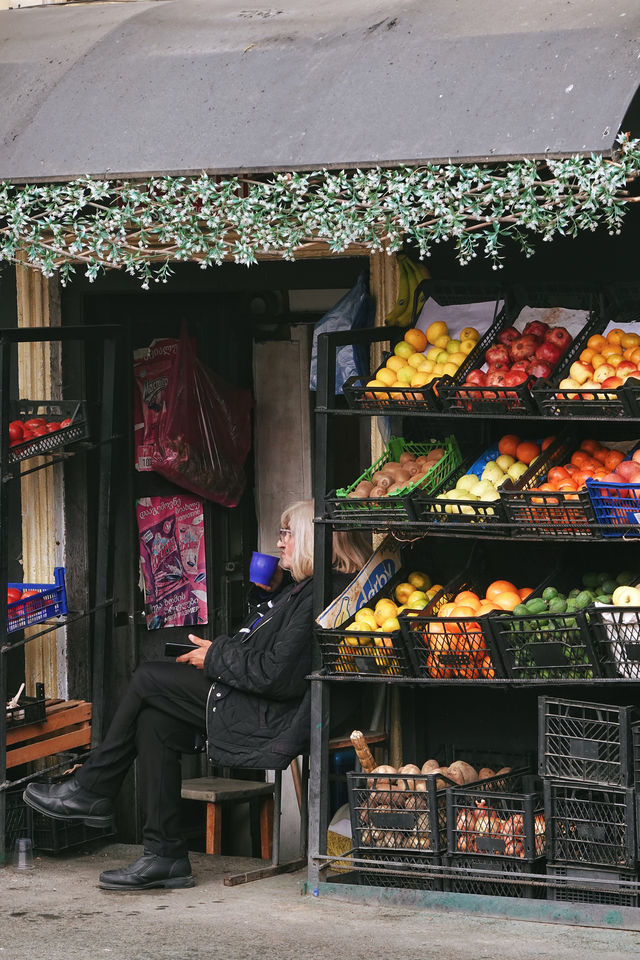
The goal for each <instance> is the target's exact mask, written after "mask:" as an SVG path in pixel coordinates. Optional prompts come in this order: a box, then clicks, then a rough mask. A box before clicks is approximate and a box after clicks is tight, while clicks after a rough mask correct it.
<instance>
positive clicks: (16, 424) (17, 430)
mask: <svg viewBox="0 0 640 960" xmlns="http://www.w3.org/2000/svg"><path fill="white" fill-rule="evenodd" d="M23 433H24V427H23V425H22V421H21V420H12V421H11V423H10V424H9V440H15V441H19V440H22V434H23Z"/></svg>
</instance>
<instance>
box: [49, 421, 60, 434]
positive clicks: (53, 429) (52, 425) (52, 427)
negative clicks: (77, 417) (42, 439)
mask: <svg viewBox="0 0 640 960" xmlns="http://www.w3.org/2000/svg"><path fill="white" fill-rule="evenodd" d="M59 429H60V424H59V423H48V424H47V427H46V430H47V433H55V432H56V431H57V430H59Z"/></svg>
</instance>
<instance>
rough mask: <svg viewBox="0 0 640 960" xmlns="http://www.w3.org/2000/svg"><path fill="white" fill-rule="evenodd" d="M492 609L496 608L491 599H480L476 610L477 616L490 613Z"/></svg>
mask: <svg viewBox="0 0 640 960" xmlns="http://www.w3.org/2000/svg"><path fill="white" fill-rule="evenodd" d="M492 610H497V607H496V605H495V603H492V602H491V600H481V601H480V606H479V607H478V611H477V612H478V615H479V616H483V614H485V613H491V612H492Z"/></svg>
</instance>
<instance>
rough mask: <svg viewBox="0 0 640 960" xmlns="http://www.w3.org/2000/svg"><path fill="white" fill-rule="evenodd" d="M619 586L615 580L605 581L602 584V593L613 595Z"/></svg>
mask: <svg viewBox="0 0 640 960" xmlns="http://www.w3.org/2000/svg"><path fill="white" fill-rule="evenodd" d="M618 586H619V584H617V583H616V581H615V580H605V581H604V583H601V584H600V593H613V591H614V590H615V589H616V588H617V587H618Z"/></svg>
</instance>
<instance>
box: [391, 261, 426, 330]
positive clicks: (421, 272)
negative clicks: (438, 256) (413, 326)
mask: <svg viewBox="0 0 640 960" xmlns="http://www.w3.org/2000/svg"><path fill="white" fill-rule="evenodd" d="M396 259H397V261H398V277H399V280H398V297H397V300H396V305H395V307H394V308H393V310H391V311H390V312H389V313H388V314H387V316H386V317H385V319H384V322H385V323H386V324H387V326H389V327H408V326H409V325H410V323H411V316H412V313H413V297H414V294H415V290H416V287H417V286H418V284H419V283H422V281H423V280H429V279H430V278H431V274H430V273H429V271H428V270H427V268H426V267H425V266H423V265H422V264H421V263H414V261H413V260H411V258H410V257H408V256H407V255H406V254H404V253H399V254H398V255H397V258H396ZM425 300H426V297H425V296H424V294H423V293H422V292H421V293H420V296H419V298H418V313H420V311H421V310H422V308H423V306H424V303H425Z"/></svg>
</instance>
